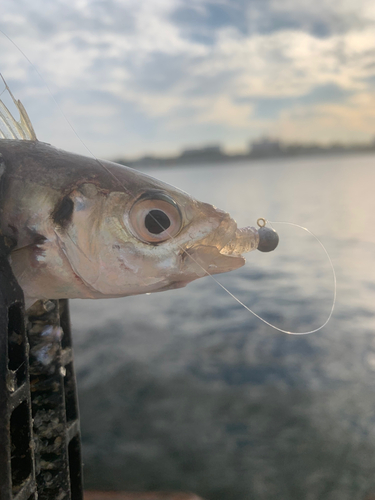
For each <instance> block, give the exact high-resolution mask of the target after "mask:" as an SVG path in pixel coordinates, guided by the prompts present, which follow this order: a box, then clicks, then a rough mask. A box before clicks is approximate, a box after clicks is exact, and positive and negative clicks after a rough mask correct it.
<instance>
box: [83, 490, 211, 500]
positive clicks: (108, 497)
mask: <svg viewBox="0 0 375 500" xmlns="http://www.w3.org/2000/svg"><path fill="white" fill-rule="evenodd" d="M84 500H204V499H203V498H202V497H198V496H197V495H194V493H182V492H177V491H176V492H173V491H170V492H162V491H160V492H145V493H142V492H127V491H85V493H84Z"/></svg>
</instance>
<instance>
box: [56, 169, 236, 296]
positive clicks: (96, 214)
mask: <svg viewBox="0 0 375 500" xmlns="http://www.w3.org/2000/svg"><path fill="white" fill-rule="evenodd" d="M139 175H140V176H141V175H142V174H139ZM119 177H120V180H119V182H120V184H122V185H123V186H124V189H118V190H114V191H110V192H108V191H107V190H103V189H101V188H100V186H97V185H96V184H95V183H88V182H85V183H83V184H81V185H80V186H79V187H78V188H77V189H75V190H74V191H72V192H71V193H70V194H69V195H68V196H65V197H64V198H63V199H62V201H61V204H60V205H59V206H58V207H57V209H56V210H55V213H54V220H55V227H54V233H55V235H56V239H57V244H58V246H59V247H60V249H61V250H62V252H63V254H64V257H65V259H66V261H67V264H68V265H69V266H70V267H71V270H72V271H73V272H74V275H75V276H76V278H77V279H78V280H80V281H81V283H82V284H83V285H84V287H83V290H84V292H83V295H84V296H89V297H93V298H100V297H120V296H126V295H136V294H141V293H151V292H157V291H162V290H168V289H173V288H181V287H184V286H185V285H187V284H188V283H190V282H191V281H193V280H195V279H197V278H200V277H203V276H206V275H208V274H217V273H223V272H228V271H232V270H234V269H237V268H239V267H241V266H243V265H244V262H245V260H244V259H243V257H242V256H241V255H239V254H236V253H233V252H230V253H225V252H222V250H223V249H225V248H226V246H227V244H228V242H230V241H232V240H233V238H234V236H235V234H236V231H237V225H236V223H235V221H234V220H233V219H232V218H231V217H230V216H229V215H228V214H227V213H225V212H224V211H222V210H219V209H217V208H215V207H213V206H212V205H209V204H207V203H202V202H199V201H197V200H195V199H194V198H192V197H191V196H189V195H188V194H186V193H184V192H182V191H179V190H177V189H176V188H173V187H172V186H167V185H164V184H163V183H161V182H159V181H158V182H157V183H155V181H154V180H153V179H151V178H147V177H143V178H142V180H143V182H140V180H139V179H138V183H137V189H136V191H132V192H130V190H129V189H125V186H126V185H125V182H121V176H119ZM69 210H71V214H70V215H69V220H68V221H66V220H64V221H61V220H60V221H59V217H60V214H62V213H64V212H65V213H67V212H68V211H69ZM60 219H61V217H60ZM61 222H62V223H61ZM80 290H82V287H80ZM81 293H82V291H80V294H81ZM85 294H87V295H85Z"/></svg>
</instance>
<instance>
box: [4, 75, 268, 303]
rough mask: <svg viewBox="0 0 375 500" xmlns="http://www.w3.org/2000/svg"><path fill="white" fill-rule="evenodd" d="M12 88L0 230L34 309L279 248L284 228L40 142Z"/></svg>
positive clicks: (239, 262)
mask: <svg viewBox="0 0 375 500" xmlns="http://www.w3.org/2000/svg"><path fill="white" fill-rule="evenodd" d="M4 83H5V82H4ZM5 85H6V84H5ZM6 88H7V90H8V92H9V93H10V95H11V97H12V98H13V101H14V103H15V105H16V106H17V108H18V110H19V113H20V120H19V121H16V120H15V119H14V118H13V116H12V115H11V113H10V112H9V111H8V109H7V108H6V107H5V105H4V103H3V102H2V101H0V123H1V122H2V125H3V126H2V128H1V127H0V128H1V129H2V132H1V133H0V134H1V135H0V137H1V139H0V155H1V157H0V183H1V184H0V189H1V198H0V230H1V233H2V235H3V236H5V237H7V238H8V241H9V240H10V241H12V242H13V248H12V251H11V253H10V262H11V266H12V269H13V272H14V275H15V277H16V278H17V280H18V282H19V284H20V286H21V287H22V289H23V292H24V295H25V301H26V306H27V307H28V306H30V305H31V304H33V303H34V302H35V301H36V300H38V299H61V298H91V299H95V298H105V297H123V296H128V295H136V294H142V293H150V292H160V291H163V290H170V289H174V288H180V287H184V286H185V285H186V284H188V283H190V282H191V281H193V280H195V279H197V278H200V277H202V276H206V275H208V274H218V273H223V272H227V271H232V270H234V269H237V268H239V267H241V266H243V265H244V263H245V260H244V258H243V257H242V255H241V254H242V253H246V252H249V251H251V250H254V249H256V248H258V247H260V249H261V250H263V251H270V250H272V249H273V248H275V246H276V245H277V241H278V237H277V234H276V233H275V232H274V231H272V230H270V229H268V228H262V229H261V230H259V231H258V230H257V229H255V228H253V227H246V228H242V229H238V228H237V225H236V223H235V221H234V220H233V219H232V218H231V217H230V216H229V215H228V214H227V213H225V212H223V211H222V210H219V209H217V208H215V207H213V206H212V205H209V204H207V203H202V202H200V201H197V200H195V199H194V198H192V197H191V196H189V195H188V194H186V193H184V192H183V191H180V190H178V189H176V188H174V187H172V186H169V185H168V184H165V183H163V182H161V181H158V180H156V179H154V178H152V177H150V176H148V175H146V174H143V173H140V172H138V171H136V170H133V169H130V168H127V167H124V166H122V165H118V164H116V163H112V162H109V161H104V160H97V159H95V158H88V157H85V156H80V155H77V154H72V153H68V152H66V151H62V150H60V149H56V148H54V147H52V146H50V145H49V144H46V143H43V142H40V141H38V140H37V138H36V135H35V132H34V130H33V127H32V125H31V122H30V120H29V118H28V116H27V113H26V111H25V109H24V108H23V106H22V104H21V103H20V102H19V101H16V100H15V99H14V97H13V96H12V94H11V92H10V90H9V88H8V86H6Z"/></svg>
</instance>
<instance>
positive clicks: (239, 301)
mask: <svg viewBox="0 0 375 500" xmlns="http://www.w3.org/2000/svg"><path fill="white" fill-rule="evenodd" d="M264 220H265V222H268V223H269V224H270V226H271V227H272V224H285V225H288V226H294V227H298V228H300V229H303V230H304V231H306V232H308V233H309V234H310V235H311V236H313V237H314V238H315V239H316V241H317V242H318V243H319V245H320V246H321V247H322V249H323V250H324V253H325V254H326V256H327V258H328V262H329V264H330V267H331V271H332V278H333V299H332V306H331V309H330V311H329V314H328V317H327V319H326V320H325V322H324V323H323V324H322V325H321V326H319V327H318V328H315V329H314V330H309V331H306V332H291V331H289V330H283V329H282V328H279V327H278V326H276V325H273V324H272V323H270V322H269V321H267V320H265V319H264V318H262V317H261V316H259V314H257V313H256V312H255V311H253V310H252V309H250V307H248V306H247V305H246V304H244V303H243V302H242V301H241V300H240V299H239V298H238V297H236V296H235V295H234V294H233V293H232V292H230V291H229V290H228V289H227V288H226V287H225V286H224V285H223V284H222V283H220V281H218V280H217V279H216V278H215V277H214V276H212V275H211V274H209V273H207V274H208V275H209V276H210V278H211V279H213V280H214V281H215V283H216V284H218V285H219V286H220V287H221V288H222V289H223V290H224V291H225V292H227V294H228V295H230V296H231V297H232V298H233V299H234V300H235V301H236V302H237V303H238V304H240V305H241V306H242V307H244V308H245V309H246V310H247V311H249V313H251V314H253V315H254V316H255V317H256V318H258V319H259V320H260V321H262V322H263V323H265V324H266V325H268V326H270V327H271V328H273V329H274V330H277V331H279V332H282V333H287V334H289V335H308V334H309V333H315V332H318V331H319V330H321V329H322V328H324V327H325V326H326V325H327V323H328V322H329V320H330V319H331V317H332V314H333V311H334V309H335V305H336V296H337V279H336V272H335V267H334V265H333V262H332V259H331V257H330V255H329V253H328V251H327V249H326V247H325V246H324V245H323V243H322V242H321V241H320V239H319V238H318V237H317V236H316V235H315V234H314V233H313V232H312V231H310V229H307V227H303V226H300V225H299V224H295V223H294V222H286V221H269V220H266V219H264Z"/></svg>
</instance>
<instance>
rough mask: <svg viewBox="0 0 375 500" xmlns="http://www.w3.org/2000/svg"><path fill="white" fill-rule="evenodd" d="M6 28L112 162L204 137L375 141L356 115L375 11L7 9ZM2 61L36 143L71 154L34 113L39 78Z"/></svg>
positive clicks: (175, 2)
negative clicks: (277, 134) (56, 145)
mask: <svg viewBox="0 0 375 500" xmlns="http://www.w3.org/2000/svg"><path fill="white" fill-rule="evenodd" d="M0 28H1V29H3V30H4V31H5V32H6V33H7V34H8V35H9V36H10V37H11V38H12V39H13V40H14V41H15V42H16V43H17V44H18V46H19V47H20V48H21V49H22V50H24V52H25V53H26V54H27V56H28V57H29V59H30V60H32V61H33V62H34V64H35V66H36V67H37V68H38V71H39V72H40V73H41V74H42V75H43V77H44V78H45V80H46V81H47V82H48V83H49V86H50V87H51V90H52V92H53V93H54V95H55V96H56V98H57V99H58V101H59V102H60V103H61V105H62V107H63V109H65V111H66V112H68V113H69V115H70V116H72V119H73V120H74V121H75V123H78V124H79V127H81V126H82V127H86V131H88V132H87V133H85V138H86V137H88V139H87V140H88V141H89V143H90V144H92V145H94V146H95V147H99V146H98V144H99V142H98V140H97V139H98V130H100V128H101V129H102V138H101V141H102V143H105V142H106V141H107V143H108V144H111V150H112V151H113V148H114V144H118V145H117V146H116V148H117V149H116V148H115V149H116V155H118V154H120V153H121V151H120V149H121V148H123V151H124V154H126V152H129V151H130V152H131V154H135V153H136V152H137V151H136V148H139V151H138V152H141V149H142V148H143V149H148V150H150V148H155V150H160V149H162V148H168V144H169V147H170V148H171V149H175V148H176V147H182V146H183V145H184V144H186V143H190V144H192V143H193V142H194V140H196V138H197V130H199V138H200V140H201V142H204V140H207V141H212V138H213V135H214V134H217V136H216V140H217V141H224V142H227V144H228V145H229V146H231V145H233V144H234V143H236V144H238V143H239V141H243V143H244V144H245V143H246V142H247V139H248V137H249V136H254V135H257V134H260V133H265V132H267V131H270V132H272V131H275V130H283V134H284V135H285V134H286V131H289V132H288V134H287V135H288V137H289V136H290V137H291V136H292V135H293V133H294V134H296V138H297V136H299V137H300V136H301V134H302V132H301V127H304V130H305V132H304V136H306V137H307V135H308V134H310V135H311V137H318V136H319V133H320V132H319V131H321V130H322V126H323V128H324V130H325V131H326V133H327V135H326V136H325V137H326V138H328V139H329V138H330V137H331V138H340V137H341V138H342V139H345V138H347V137H349V136H350V134H351V133H354V135H355V136H356V137H362V138H364V137H368V136H369V135H370V134H371V133H374V130H371V127H372V126H373V125H372V120H371V118H369V112H368V111H367V110H366V106H363V105H358V107H356V106H354V105H353V103H355V102H362V101H361V99H362V100H366V99H368V96H370V95H371V92H372V91H373V88H374V84H373V82H374V79H375V4H374V3H373V0H371V1H370V0H358V1H357V2H356V3H355V5H354V4H353V2H352V0H337V2H334V3H333V2H332V1H331V0H321V1H320V2H316V1H313V0H283V2H280V1H276V0H246V1H245V0H230V1H229V0H215V1H214V0H189V1H187V0H105V1H104V0H80V1H78V2H75V3H73V4H66V2H65V1H63V0H56V1H55V2H47V1H46V0H35V1H34V2H32V3H30V2H26V0H20V1H19V2H13V1H11V0H4V2H2V4H1V6H0ZM0 50H1V52H0V53H1V55H0V64H1V71H2V72H3V73H4V74H5V76H6V77H7V79H8V80H9V83H10V84H11V85H12V88H14V89H16V90H17V91H18V92H19V93H20V94H21V95H19V97H21V98H22V99H23V100H26V102H25V105H27V107H28V109H30V110H31V111H30V114H31V112H32V113H33V115H32V118H33V121H35V122H36V124H35V126H36V127H37V126H39V124H40V126H43V127H45V128H44V129H43V130H41V132H40V133H39V136H40V135H41V134H42V135H43V136H46V137H47V139H49V138H51V141H52V140H53V141H56V140H57V141H60V143H61V141H62V138H59V137H56V136H55V135H54V134H53V132H52V130H51V128H52V125H50V126H49V127H48V126H46V125H45V124H46V123H48V118H45V117H44V118H42V117H41V115H40V112H39V111H38V105H37V104H36V103H34V101H33V100H35V101H38V102H40V99H41V84H40V82H38V78H37V76H36V74H35V72H34V71H33V69H32V68H31V67H30V66H29V64H28V63H27V61H25V59H24V57H23V56H22V55H21V54H20V53H19V52H18V51H17V50H16V49H15V48H14V47H13V46H12V45H11V44H10V43H9V41H8V40H7V39H6V38H4V37H0ZM356 99H357V101H356ZM107 105H108V107H109V108H108V109H109V111H108V112H106V111H104V106H107ZM345 110H346V111H345ZM34 113H35V114H34ZM304 113H305V117H303V116H304ZM340 113H341V116H342V117H343V116H345V117H347V119H346V121H345V123H338V122H339V118H338V117H339V116H340ZM356 113H357V115H356ZM52 115H54V113H52V114H51V116H52ZM307 116H308V117H307ZM349 116H350V117H351V118H350V119H349V118H348V117H349ZM323 117H324V118H323ZM366 117H367V118H366ZM330 120H331V122H330ZM94 121H96V123H95V126H94V123H93V122H94ZM329 122H330V123H331V124H332V126H328V125H327V124H328V123H329ZM85 123H86V125H85ZM334 123H337V127H336V128H334V126H333V124H334ZM294 124H295V125H294ZM297 124H299V125H297ZM324 124H326V125H324ZM121 127H122V130H124V131H125V133H124V132H123V133H122V134H121V133H120V129H121ZM354 128H355V131H354V132H353V130H354ZM94 129H95V130H94ZM90 130H91V133H92V136H91V135H90V134H91V133H89V131H90ZM79 132H81V131H79ZM361 134H362V135H361ZM90 137H91V139H90ZM234 138H236V139H234ZM63 140H64V141H65V142H64V146H65V147H66V144H65V143H66V141H67V139H66V138H64V139H63ZM116 141H118V142H117V143H116ZM142 141H144V146H142ZM228 141H229V142H228ZM99 154H104V155H106V156H108V155H110V154H111V153H110V150H109V149H108V148H107V147H105V148H104V147H103V148H102V149H101V150H100V151H99Z"/></svg>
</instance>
